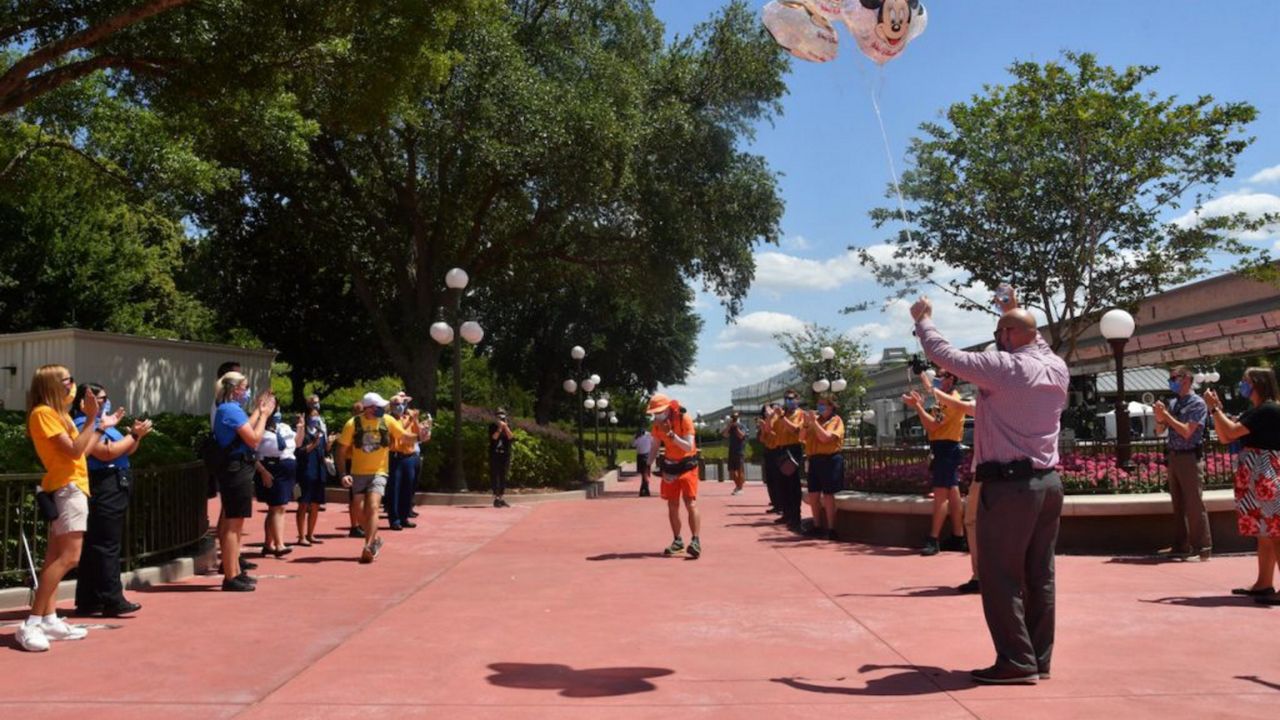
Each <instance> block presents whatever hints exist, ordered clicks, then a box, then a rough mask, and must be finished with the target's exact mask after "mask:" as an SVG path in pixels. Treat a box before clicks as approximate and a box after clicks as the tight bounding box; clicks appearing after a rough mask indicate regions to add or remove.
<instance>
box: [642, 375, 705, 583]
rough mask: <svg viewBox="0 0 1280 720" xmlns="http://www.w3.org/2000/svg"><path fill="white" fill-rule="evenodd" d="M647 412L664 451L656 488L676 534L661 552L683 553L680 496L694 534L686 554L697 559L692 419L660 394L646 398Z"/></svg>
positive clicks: (699, 550)
mask: <svg viewBox="0 0 1280 720" xmlns="http://www.w3.org/2000/svg"><path fill="white" fill-rule="evenodd" d="M647 412H648V413H649V414H650V415H652V416H653V439H654V440H656V441H658V442H660V443H662V448H663V451H664V456H663V459H662V460H661V461H660V464H659V467H658V470H659V472H660V473H661V474H662V482H661V483H659V485H658V487H659V488H660V490H661V495H662V498H663V499H664V500H666V501H667V514H668V515H669V517H670V519H671V532H672V534H674V535H675V539H674V540H672V541H671V545H669V546H668V547H667V548H666V549H665V550H663V551H662V554H664V555H668V556H670V555H679V554H680V553H683V552H685V546H684V540H683V539H682V538H681V537H680V500H681V498H683V499H684V506H685V509H686V510H687V511H688V513H689V531H690V532H691V533H692V534H693V536H692V537H691V538H690V539H689V549H688V553H689V557H691V558H697V557H698V556H700V555H701V554H702V542H701V541H700V540H699V539H698V530H699V529H700V528H701V525H702V522H701V518H699V516H698V445H697V439H696V438H695V434H694V431H693V418H691V417H689V416H688V415H687V414H685V411H684V408H682V407H680V403H679V402H678V401H676V400H672V399H671V398H669V397H667V396H666V395H663V394H661V393H659V394H657V395H654V396H653V398H652V399H650V400H649V409H648V410H647Z"/></svg>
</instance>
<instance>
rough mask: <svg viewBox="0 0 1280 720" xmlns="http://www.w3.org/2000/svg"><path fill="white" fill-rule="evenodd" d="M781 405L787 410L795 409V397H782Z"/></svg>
mask: <svg viewBox="0 0 1280 720" xmlns="http://www.w3.org/2000/svg"><path fill="white" fill-rule="evenodd" d="M782 405H783V407H785V408H786V409H788V410H795V409H796V399H795V398H786V399H784V400H783V401H782Z"/></svg>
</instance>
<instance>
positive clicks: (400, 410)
mask: <svg viewBox="0 0 1280 720" xmlns="http://www.w3.org/2000/svg"><path fill="white" fill-rule="evenodd" d="M391 414H392V415H394V416H395V417H400V416H401V415H403V414H404V406H403V405H392V406H391Z"/></svg>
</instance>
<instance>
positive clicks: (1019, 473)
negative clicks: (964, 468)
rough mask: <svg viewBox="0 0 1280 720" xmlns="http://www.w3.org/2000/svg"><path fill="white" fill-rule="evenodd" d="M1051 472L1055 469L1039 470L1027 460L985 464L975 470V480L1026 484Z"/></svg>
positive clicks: (979, 465)
mask: <svg viewBox="0 0 1280 720" xmlns="http://www.w3.org/2000/svg"><path fill="white" fill-rule="evenodd" d="M1051 472H1053V468H1037V467H1035V466H1033V465H1032V464H1031V461H1030V460H1027V459H1022V460H1014V461H1013V462H1007V463H999V462H984V463H979V464H978V467H977V469H975V470H974V472H973V479H974V480H977V481H978V482H1026V481H1028V480H1032V479H1034V478H1039V477H1044V476H1045V475H1048V474H1049V473H1051Z"/></svg>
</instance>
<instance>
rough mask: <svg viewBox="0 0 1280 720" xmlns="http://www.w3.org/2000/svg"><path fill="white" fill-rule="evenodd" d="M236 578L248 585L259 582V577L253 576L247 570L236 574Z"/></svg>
mask: <svg viewBox="0 0 1280 720" xmlns="http://www.w3.org/2000/svg"><path fill="white" fill-rule="evenodd" d="M234 579H235V580H237V581H238V582H242V583H246V584H248V585H257V584H258V578H256V577H253V576H252V575H250V574H249V573H246V572H242V573H240V574H239V575H237V576H235V578H234Z"/></svg>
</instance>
